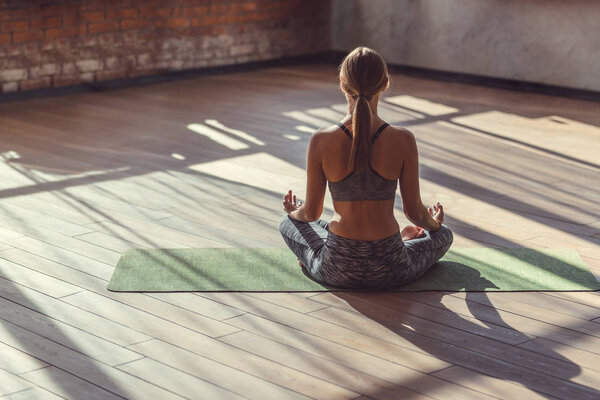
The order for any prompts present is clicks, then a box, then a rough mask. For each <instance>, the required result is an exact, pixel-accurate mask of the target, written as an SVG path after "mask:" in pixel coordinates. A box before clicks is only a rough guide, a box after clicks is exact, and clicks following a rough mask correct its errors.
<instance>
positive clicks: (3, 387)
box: [0, 368, 32, 397]
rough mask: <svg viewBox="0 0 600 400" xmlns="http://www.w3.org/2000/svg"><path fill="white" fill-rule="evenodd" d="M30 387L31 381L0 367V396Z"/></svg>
mask: <svg viewBox="0 0 600 400" xmlns="http://www.w3.org/2000/svg"><path fill="white" fill-rule="evenodd" d="M30 387H32V385H31V383H29V382H27V381H26V380H24V379H22V378H20V377H18V376H17V375H14V374H12V373H10V372H8V371H5V370H3V369H1V368H0V397H2V396H3V395H6V394H11V393H15V392H20V391H22V390H25V389H29V388H30Z"/></svg>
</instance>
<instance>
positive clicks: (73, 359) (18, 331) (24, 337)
mask: <svg viewBox="0 0 600 400" xmlns="http://www.w3.org/2000/svg"><path fill="white" fill-rule="evenodd" d="M0 341H2V342H4V343H6V344H8V345H10V346H13V347H15V348H17V349H19V350H21V351H23V352H26V353H28V354H30V355H34V356H35V357H37V358H40V359H42V360H44V361H46V362H48V363H49V364H52V365H54V366H56V367H57V368H60V369H62V370H64V371H66V372H69V373H70V374H72V375H75V376H78V377H79V378H81V379H84V380H86V381H88V382H90V383H93V384H95V385H97V386H100V387H102V388H104V389H106V390H108V391H110V392H112V393H115V394H117V395H119V396H122V397H126V398H144V397H146V398H147V397H153V398H164V399H176V398H179V396H176V395H173V394H171V393H170V392H167V391H165V390H162V389H161V388H159V387H158V386H155V385H153V384H150V383H147V382H145V381H143V380H140V379H138V378H135V377H133V376H131V375H128V374H126V373H124V372H121V371H119V370H117V369H115V368H113V367H109V366H107V365H105V364H103V363H101V362H99V361H96V360H94V359H93V358H90V357H88V356H86V355H85V354H82V353H80V352H77V351H74V350H71V349H69V348H67V347H65V346H62V345H60V344H58V343H55V342H53V341H51V340H48V339H45V338H43V337H41V336H39V335H36V334H34V333H32V332H30V331H28V330H25V329H22V328H20V327H18V326H16V325H14V324H11V323H9V322H6V323H3V324H2V325H0Z"/></svg>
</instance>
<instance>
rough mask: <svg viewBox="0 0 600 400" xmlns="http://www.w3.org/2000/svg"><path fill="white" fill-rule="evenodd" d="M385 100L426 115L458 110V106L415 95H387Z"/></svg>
mask: <svg viewBox="0 0 600 400" xmlns="http://www.w3.org/2000/svg"><path fill="white" fill-rule="evenodd" d="M384 101H386V102H388V103H391V104H395V105H397V106H400V107H404V108H407V109H408V110H410V111H413V112H415V111H416V112H418V113H422V114H426V115H433V116H438V115H446V114H453V113H456V112H458V108H454V107H449V106H447V105H444V104H440V103H435V102H433V101H429V100H425V99H420V98H418V97H414V96H407V95H401V96H392V97H385V98H384ZM421 117H423V115H421Z"/></svg>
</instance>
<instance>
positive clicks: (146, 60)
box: [137, 53, 152, 67]
mask: <svg viewBox="0 0 600 400" xmlns="http://www.w3.org/2000/svg"><path fill="white" fill-rule="evenodd" d="M151 63H152V57H150V53H144V54H140V55H138V56H137V64H138V65H139V66H141V67H144V66H148V65H150V64H151Z"/></svg>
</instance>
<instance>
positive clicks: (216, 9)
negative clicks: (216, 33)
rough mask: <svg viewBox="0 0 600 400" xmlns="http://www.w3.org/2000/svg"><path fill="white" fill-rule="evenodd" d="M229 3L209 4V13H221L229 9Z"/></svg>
mask: <svg viewBox="0 0 600 400" xmlns="http://www.w3.org/2000/svg"><path fill="white" fill-rule="evenodd" d="M229 7H230V6H229V4H211V6H210V13H211V14H222V13H225V12H227V11H229Z"/></svg>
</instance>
